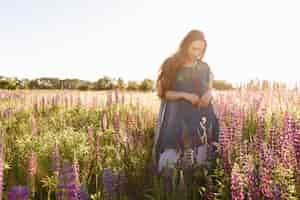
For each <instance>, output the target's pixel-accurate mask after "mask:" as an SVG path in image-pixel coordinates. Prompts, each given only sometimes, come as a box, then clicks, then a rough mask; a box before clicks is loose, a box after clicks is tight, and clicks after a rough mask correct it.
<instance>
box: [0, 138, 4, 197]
mask: <svg viewBox="0 0 300 200" xmlns="http://www.w3.org/2000/svg"><path fill="white" fill-rule="evenodd" d="M3 169H4V148H3V140H2V138H0V199H2V190H3Z"/></svg>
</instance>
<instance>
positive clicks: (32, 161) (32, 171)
mask: <svg viewBox="0 0 300 200" xmlns="http://www.w3.org/2000/svg"><path fill="white" fill-rule="evenodd" d="M36 171H37V156H36V153H35V152H34V151H32V152H31V154H30V157H29V162H28V172H29V175H30V176H31V177H34V176H35V175H36Z"/></svg>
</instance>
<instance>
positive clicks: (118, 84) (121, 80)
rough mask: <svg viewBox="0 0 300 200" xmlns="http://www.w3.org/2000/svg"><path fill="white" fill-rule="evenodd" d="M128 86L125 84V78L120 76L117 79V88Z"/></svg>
mask: <svg viewBox="0 0 300 200" xmlns="http://www.w3.org/2000/svg"><path fill="white" fill-rule="evenodd" d="M125 87H126V86H125V82H124V80H123V79H122V78H121V77H120V78H118V80H117V88H119V89H124V88H125Z"/></svg>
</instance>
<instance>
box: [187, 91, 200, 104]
mask: <svg viewBox="0 0 300 200" xmlns="http://www.w3.org/2000/svg"><path fill="white" fill-rule="evenodd" d="M183 99H184V100H186V101H189V102H190V103H191V104H192V105H193V106H195V107H197V106H198V103H199V101H200V97H199V96H198V95H196V94H193V93H185V94H184V95H183Z"/></svg>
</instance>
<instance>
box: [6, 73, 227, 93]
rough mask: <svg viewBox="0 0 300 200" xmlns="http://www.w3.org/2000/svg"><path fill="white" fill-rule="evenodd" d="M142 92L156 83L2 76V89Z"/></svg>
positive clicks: (220, 84) (223, 86) (218, 83)
mask: <svg viewBox="0 0 300 200" xmlns="http://www.w3.org/2000/svg"><path fill="white" fill-rule="evenodd" d="M213 87H214V88H215V89H218V90H228V89H233V86H232V84H230V83H227V82H226V81H224V80H214V81H213ZM116 88H119V89H125V90H140V91H154V90H155V81H154V80H151V79H148V78H145V79H144V80H142V81H136V80H129V81H127V82H125V81H124V80H123V79H122V78H121V77H119V78H118V79H115V78H111V77H109V76H103V77H102V78H99V79H98V80H97V81H86V80H80V79H77V78H73V79H59V78H52V77H41V78H35V79H18V78H16V77H14V78H11V77H4V76H0V89H11V90H14V89H72V90H111V89H116Z"/></svg>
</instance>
